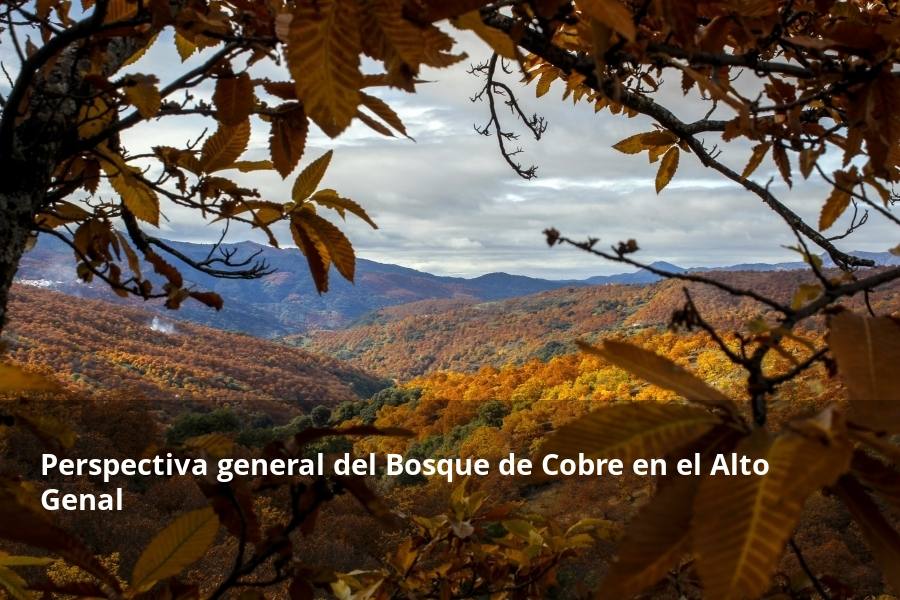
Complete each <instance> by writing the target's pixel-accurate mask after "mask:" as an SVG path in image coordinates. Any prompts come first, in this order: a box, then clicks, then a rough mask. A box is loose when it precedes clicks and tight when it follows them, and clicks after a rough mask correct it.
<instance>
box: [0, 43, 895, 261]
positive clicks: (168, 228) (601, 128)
mask: <svg viewBox="0 0 900 600" xmlns="http://www.w3.org/2000/svg"><path fill="white" fill-rule="evenodd" d="M454 35H456V36H458V37H459V38H461V39H462V47H463V49H464V50H466V51H467V52H468V53H469V55H470V58H469V60H467V61H464V62H463V63H460V64H459V65H457V66H455V67H453V68H450V69H446V70H439V71H437V70H431V71H427V72H426V73H424V74H423V77H424V78H425V79H428V80H430V81H431V83H427V84H422V85H420V86H419V90H420V91H419V92H418V93H417V94H415V95H409V94H405V93H402V92H392V91H376V92H375V93H376V94H378V95H380V96H382V97H383V98H384V99H386V100H387V101H388V102H389V104H391V106H393V107H394V109H395V110H397V112H398V113H399V114H400V116H401V117H402V118H403V120H404V122H405V123H406V126H407V128H408V130H409V133H410V135H411V136H412V137H413V138H415V140H416V141H415V142H413V141H410V140H406V139H403V138H393V139H392V138H385V137H383V136H381V135H380V134H377V133H375V132H374V131H371V130H369V129H368V128H367V127H365V126H364V125H361V124H358V125H354V126H353V127H352V128H351V130H349V131H348V132H346V133H345V134H344V135H343V136H342V137H340V138H338V139H337V140H331V139H329V138H327V137H325V136H324V135H322V134H321V133H319V132H318V131H316V132H314V133H313V134H312V135H311V137H310V140H309V143H308V146H307V148H306V152H305V154H304V156H303V160H302V165H306V164H308V162H309V161H310V160H312V159H313V158H315V157H318V156H319V155H320V154H322V153H323V152H325V151H326V150H328V149H332V148H333V149H334V151H335V152H334V158H333V160H332V163H331V168H330V169H329V171H328V174H327V175H326V177H325V180H324V181H323V186H324V187H331V188H334V189H336V190H338V192H340V193H341V194H342V195H344V196H348V197H351V198H353V199H354V200H356V201H357V202H359V203H360V204H362V205H363V206H364V207H366V209H367V210H368V211H369V213H370V215H371V216H372V217H373V218H374V220H375V221H376V222H377V223H378V224H379V226H380V228H379V229H378V230H377V231H373V230H371V229H370V228H369V227H368V226H367V225H365V224H364V223H362V222H361V221H358V220H355V219H354V218H353V217H349V219H350V220H349V221H348V222H347V223H346V224H345V225H343V227H344V230H345V231H346V232H347V234H348V235H349V237H350V238H351V240H352V242H353V244H354V246H356V248H357V253H358V255H359V256H361V257H364V258H369V259H372V260H377V261H382V262H390V263H396V264H400V265H404V266H409V267H413V268H417V269H422V270H425V271H429V272H432V273H437V274H448V275H462V276H474V275H480V274H483V273H486V272H492V271H505V272H509V273H518V274H527V275H535V276H541V277H548V278H569V277H585V276H589V275H595V274H603V273H612V272H621V271H623V270H628V269H623V268H622V267H621V266H619V265H609V264H606V263H604V262H602V261H600V260H599V259H595V258H592V257H590V256H588V255H585V254H583V253H581V252H579V251H577V250H574V249H571V248H555V249H552V250H551V249H548V247H547V245H546V243H545V242H544V238H543V236H542V234H541V232H542V230H543V229H545V228H546V227H550V226H553V227H556V228H557V229H559V230H560V231H562V232H563V233H564V234H567V235H570V236H572V237H576V238H580V237H586V236H596V237H599V238H600V239H601V244H606V245H610V244H614V243H616V242H617V241H619V240H624V239H628V238H632V237H633V238H636V239H637V240H638V242H639V243H640V246H641V248H642V252H641V254H640V255H639V258H641V259H643V260H646V261H648V262H649V261H653V260H667V261H670V262H673V263H676V264H679V265H683V266H711V265H726V264H734V263H740V262H755V261H779V260H796V259H797V256H796V255H795V254H793V253H791V252H790V251H788V250H785V249H784V248H782V247H781V245H782V244H793V243H795V242H794V238H793V236H792V234H791V233H790V231H789V230H788V229H787V228H786V227H785V226H784V225H783V224H782V222H781V221H780V220H779V219H778V218H777V216H776V215H774V213H772V212H771V211H770V210H768V209H767V208H766V207H765V206H764V205H763V204H762V203H761V201H760V200H759V199H758V198H757V197H755V196H752V195H750V194H749V193H747V192H746V191H744V190H743V189H742V188H739V187H738V186H736V185H734V184H730V183H728V182H725V181H724V180H723V179H722V178H721V177H720V176H718V175H717V174H715V173H712V172H709V171H707V170H705V169H703V168H702V167H701V166H700V165H699V163H698V161H697V160H696V159H695V158H694V156H693V155H688V154H682V157H681V165H680V168H679V170H678V173H677V174H676V175H675V178H674V180H673V181H672V183H671V184H670V185H669V187H668V188H667V189H665V190H664V191H663V193H662V194H661V195H659V196H657V194H656V192H655V190H654V183H653V180H654V175H655V169H656V167H657V165H648V162H647V157H646V154H641V155H637V156H627V155H624V154H620V153H618V152H616V151H615V150H613V149H612V148H611V146H612V144H614V143H615V142H617V141H618V140H620V139H622V138H624V137H626V136H628V135H631V134H633V133H637V132H640V131H647V130H650V129H651V128H652V124H651V122H650V121H648V120H647V119H643V118H635V119H626V118H623V117H621V116H614V115H611V114H609V113H608V112H605V111H604V112H601V113H599V114H595V113H594V111H593V107H592V106H589V105H586V104H580V105H577V106H573V104H572V102H571V100H569V101H565V102H564V101H562V100H561V95H562V91H563V90H562V86H560V85H559V84H556V85H555V86H554V88H553V89H552V90H551V92H550V93H548V94H547V95H546V96H544V97H543V98H541V99H536V98H535V96H534V88H533V86H531V87H528V88H520V89H519V95H520V97H521V100H522V104H523V105H524V107H525V109H526V110H527V111H529V112H533V111H537V112H538V113H540V114H542V115H543V116H545V117H546V118H547V120H548V121H549V127H548V130H547V132H546V134H545V136H544V138H543V139H542V140H541V141H540V142H537V143H533V142H531V143H529V142H528V141H527V140H526V139H525V135H523V138H522V140H523V142H524V143H523V144H522V145H523V147H524V148H525V152H524V154H523V155H522V156H520V158H521V160H522V162H524V163H526V164H532V163H533V164H536V165H538V167H539V169H538V178H537V179H534V180H531V181H524V180H522V179H520V178H518V177H517V176H516V175H515V173H513V171H512V170H511V169H510V168H509V167H508V166H507V165H506V163H505V162H504V161H503V159H502V157H501V156H500V154H499V152H498V150H497V141H496V139H495V138H494V137H483V136H480V135H478V134H476V133H475V131H474V130H473V125H474V124H476V123H478V124H481V123H483V122H484V121H485V120H486V118H487V107H486V105H484V104H482V103H474V104H473V103H472V102H470V101H469V97H470V96H471V95H472V94H473V93H475V92H476V91H477V90H478V88H479V87H480V82H479V80H478V79H476V78H475V77H473V76H471V75H468V74H467V73H466V70H467V68H468V66H469V65H470V64H471V62H472V61H480V60H484V59H485V58H486V57H487V54H486V53H485V51H484V50H483V48H482V47H481V45H480V44H479V43H478V42H476V41H473V40H472V39H470V38H467V37H464V36H462V35H460V34H459V33H458V32H455V33H454ZM4 42H5V40H4ZM3 46H5V48H4V50H5V51H4V52H3V55H4V60H5V61H7V62H8V61H9V58H10V57H9V54H8V44H6V43H4V44H3ZM195 60H196V59H195ZM173 67H176V68H178V69H179V70H180V68H181V65H180V64H179V59H178V57H177V55H176V54H175V52H174V48H173V44H172V40H171V37H170V36H161V37H160V39H159V40H157V42H156V45H155V46H154V48H153V49H152V50H151V52H149V53H148V54H147V56H146V57H145V58H144V59H142V60H141V61H140V62H139V63H137V64H136V65H134V66H132V67H131V68H130V69H129V70H130V71H132V72H145V73H146V72H157V73H160V74H161V79H163V82H164V83H165V81H167V80H168V79H170V78H172V77H174V76H175V75H176V73H177V71H176V70H175V69H173ZM267 68H268V67H267ZM270 74H271V76H272V77H273V78H279V79H281V78H283V75H280V74H279V72H278V71H277V70H275V69H274V68H273V69H272V70H271V73H270ZM200 93H201V95H202V94H203V93H208V91H205V90H201V91H200ZM666 97H667V98H669V99H671V100H672V101H673V105H674V108H675V109H676V112H679V114H681V115H687V116H696V114H697V111H698V110H703V108H702V107H700V106H699V103H697V102H696V101H695V100H694V99H688V100H685V99H682V98H681V96H680V92H679V93H678V94H675V93H667V95H666ZM203 126H204V123H202V122H201V121H198V120H196V119H194V118H178V119H164V120H162V121H159V122H152V123H148V124H144V125H142V126H139V127H138V128H136V129H135V130H133V131H132V132H130V133H129V135H128V136H127V137H126V145H127V146H128V147H129V148H130V149H132V150H140V149H141V148H142V147H149V146H153V145H158V144H166V145H179V144H183V143H184V142H185V141H186V140H187V139H189V138H192V137H195V136H196V134H197V133H198V132H199V131H200V130H201V129H202V127H203ZM524 133H525V132H524V131H523V134H524ZM267 138H268V130H267V126H266V125H265V124H264V123H262V122H255V123H254V130H253V136H252V138H251V145H250V149H249V151H248V152H247V154H246V155H245V158H248V159H263V158H268V149H267ZM748 157H749V146H748V145H737V144H734V145H733V149H732V147H731V146H729V148H728V151H727V152H726V153H725V154H724V155H723V157H722V158H723V160H724V161H725V162H726V163H728V164H730V165H731V166H733V167H735V168H736V169H737V170H738V171H740V170H741V169H742V167H743V165H744V163H746V161H747V159H748ZM773 174H774V166H773V165H772V163H771V161H769V160H767V161H766V162H764V163H763V166H762V167H760V169H759V170H758V171H757V173H756V174H755V175H754V177H755V178H757V179H758V180H760V181H762V182H765V181H766V180H768V179H769V177H770V176H771V175H773ZM240 177H241V181H242V182H243V183H245V184H248V185H250V186H252V187H255V188H257V189H259V190H260V191H261V192H262V195H263V197H264V198H265V199H267V200H273V201H279V202H283V201H287V200H289V199H290V187H291V184H292V180H293V177H291V178H289V179H288V180H286V181H282V180H281V178H280V177H279V176H277V175H270V174H262V175H260V174H259V173H254V174H247V175H242V176H240ZM796 179H800V177H799V174H798V175H797V176H796ZM772 190H773V191H774V192H775V193H776V194H779V195H783V197H784V198H786V199H787V200H788V201H789V204H790V205H791V206H792V207H793V208H794V209H795V210H796V211H797V212H799V213H800V214H801V215H802V216H804V217H805V218H807V219H808V220H809V222H811V223H815V222H816V221H817V215H818V211H819V208H820V207H821V205H822V203H823V201H824V198H825V195H826V193H827V192H826V190H825V189H824V188H823V187H821V186H818V185H810V184H805V185H800V186H796V188H795V190H794V191H793V192H791V193H790V194H788V192H787V190H786V187H785V186H784V185H783V184H782V183H781V182H780V178H777V179H776V180H775V182H774V183H773V185H772ZM163 210H164V213H165V215H166V217H167V218H168V221H167V222H165V223H164V224H163V225H162V231H161V232H160V233H161V235H163V236H166V237H170V238H173V239H180V240H185V241H211V240H214V239H216V238H217V237H218V233H219V230H218V229H217V228H216V227H215V226H208V225H203V224H201V223H199V222H198V219H197V218H196V217H195V216H194V215H192V214H190V213H188V212H185V211H179V210H176V209H173V208H172V207H171V206H169V207H166V206H165V205H164V207H163ZM836 229H837V227H836ZM895 237H896V235H895V233H894V231H893V230H891V228H889V227H888V226H887V225H886V224H885V223H884V222H883V220H882V219H880V218H878V217H877V216H875V215H873V217H872V218H871V219H870V223H869V224H868V225H867V226H866V228H864V230H863V231H862V232H860V233H858V234H856V236H854V237H852V238H851V239H850V240H848V241H846V242H845V246H844V247H845V248H847V249H860V250H872V251H884V250H886V249H887V248H889V247H892V246H894V245H896V243H897V241H898V240H896V239H894V238H895ZM248 238H249V239H256V240H258V241H264V240H263V238H262V237H261V236H259V235H258V234H256V232H253V231H250V230H234V231H233V235H232V238H231V239H232V240H233V241H238V240H239V239H248ZM283 239H284V240H286V241H287V240H289V236H287V235H285V236H284V237H283Z"/></svg>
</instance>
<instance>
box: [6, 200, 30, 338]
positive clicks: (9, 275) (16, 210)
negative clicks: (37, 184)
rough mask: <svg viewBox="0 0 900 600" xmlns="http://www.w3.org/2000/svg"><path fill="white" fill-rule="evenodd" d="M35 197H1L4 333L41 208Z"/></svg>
mask: <svg viewBox="0 0 900 600" xmlns="http://www.w3.org/2000/svg"><path fill="white" fill-rule="evenodd" d="M35 196H36V195H35V194H29V193H27V192H18V193H11V194H6V193H0V333H2V332H3V328H4V326H5V325H6V320H7V306H8V304H9V288H10V286H11V285H12V282H13V278H14V277H15V275H16V271H17V270H18V268H19V260H20V259H21V258H22V254H23V253H24V252H25V247H26V245H27V243H28V237H29V235H30V234H31V228H32V225H33V223H34V215H35V211H36V209H37V207H38V206H39V204H40V202H39V201H38V200H37V199H36V197H35Z"/></svg>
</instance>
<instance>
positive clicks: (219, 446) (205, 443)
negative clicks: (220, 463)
mask: <svg viewBox="0 0 900 600" xmlns="http://www.w3.org/2000/svg"><path fill="white" fill-rule="evenodd" d="M183 445H184V447H185V448H189V449H191V450H203V451H204V452H207V453H208V454H209V455H210V456H215V457H216V458H224V457H226V456H229V455H230V454H231V452H232V450H234V440H233V439H231V438H230V437H228V436H227V435H225V434H224V433H206V434H203V435H198V436H194V437H192V438H188V439H186V440H185V441H184V444H183Z"/></svg>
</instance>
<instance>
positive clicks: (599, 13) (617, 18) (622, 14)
mask: <svg viewBox="0 0 900 600" xmlns="http://www.w3.org/2000/svg"><path fill="white" fill-rule="evenodd" d="M577 4H578V8H580V9H581V10H582V11H583V12H584V13H585V14H587V15H588V16H590V17H591V18H593V19H596V20H598V21H600V22H601V23H603V24H604V25H607V26H608V27H610V28H612V29H613V30H614V31H615V32H616V33H618V34H620V35H621V36H622V37H624V38H625V39H627V40H628V41H631V42H633V41H634V38H635V36H636V35H637V29H636V28H635V26H634V15H632V14H631V11H630V10H629V9H628V8H627V7H626V6H625V5H624V4H622V3H621V2H619V0H579V1H578V2H577Z"/></svg>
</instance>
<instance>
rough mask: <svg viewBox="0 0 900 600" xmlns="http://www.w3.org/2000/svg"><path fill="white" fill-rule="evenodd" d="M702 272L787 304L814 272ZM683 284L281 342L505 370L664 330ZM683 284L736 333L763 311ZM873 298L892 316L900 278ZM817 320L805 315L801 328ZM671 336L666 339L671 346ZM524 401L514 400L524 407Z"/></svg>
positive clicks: (412, 367)
mask: <svg viewBox="0 0 900 600" xmlns="http://www.w3.org/2000/svg"><path fill="white" fill-rule="evenodd" d="M708 277H710V278H713V279H716V280H718V281H721V282H723V283H727V284H729V285H732V286H735V287H739V288H744V289H754V290H758V291H760V292H762V293H764V294H766V295H767V296H769V297H772V298H775V299H776V300H779V301H782V302H790V300H791V298H792V296H793V294H794V293H795V291H796V290H797V288H798V287H799V286H800V285H801V284H804V283H811V282H813V281H815V279H814V277H813V275H812V273H810V272H809V271H801V270H790V271H775V270H770V271H768V272H758V270H757V271H743V272H725V271H723V272H716V273H710V274H709V275H708ZM684 287H685V282H683V281H677V280H674V279H670V280H666V281H660V282H657V283H653V284H649V285H626V284H611V285H595V286H580V287H569V288H564V289H559V290H553V291H549V292H542V293H540V294H534V295H531V296H524V297H521V298H512V299H509V300H503V301H501V302H487V303H480V304H478V303H472V302H470V303H453V302H451V301H437V300H435V301H429V302H418V303H415V304H408V305H404V306H396V307H390V308H385V309H382V310H379V311H377V312H376V313H373V314H372V315H370V316H368V317H367V318H366V319H364V320H361V321H360V322H358V323H356V324H354V325H353V326H352V327H348V328H346V329H342V330H339V331H314V332H311V333H309V334H305V335H302V334H301V335H296V336H290V337H288V338H285V342H287V343H290V344H294V345H297V346H300V347H303V348H304V349H306V350H311V351H313V352H315V353H317V354H326V355H330V356H333V357H335V358H338V359H341V360H345V361H347V362H349V363H350V364H352V365H354V366H356V367H358V368H360V369H363V370H365V371H367V372H369V373H375V374H376V375H379V376H381V377H389V378H396V379H400V380H408V379H411V378H414V377H419V376H421V375H425V374H427V373H432V372H435V371H444V370H452V371H464V372H474V371H477V370H479V369H481V368H483V367H485V366H486V365H491V366H493V367H496V368H505V365H511V364H521V363H523V362H526V361H529V360H535V359H537V360H542V361H547V360H549V359H550V358H552V357H553V356H556V355H560V354H570V353H573V352H576V347H575V344H574V340H576V339H586V340H589V341H590V340H595V339H601V338H603V337H605V336H608V335H617V334H620V333H622V332H626V331H627V332H635V333H637V332H640V331H643V330H646V329H652V330H657V329H664V328H665V327H666V326H667V325H668V323H669V322H670V320H671V317H672V313H673V312H674V311H676V310H678V309H680V308H682V307H683V306H684V301H685V297H684ZM687 287H688V289H689V291H690V293H691V297H692V298H693V299H694V301H695V303H696V305H697V306H698V308H699V310H700V311H701V313H702V314H703V316H704V318H705V319H706V320H707V322H709V323H712V324H713V325H714V326H716V327H720V328H723V329H725V330H743V329H744V328H745V327H746V324H747V323H748V322H750V321H752V320H753V319H756V318H757V317H759V316H760V314H761V312H762V309H761V307H760V305H759V304H757V303H756V302H753V301H751V300H749V299H747V298H737V297H734V296H731V295H729V294H727V293H726V292H723V291H721V290H718V289H716V288H713V287H711V286H706V285H702V284H695V283H688V284H687ZM871 301H872V303H873V304H872V308H873V309H874V310H875V312H876V313H877V314H896V311H897V310H898V309H900V282H893V283H891V284H889V285H887V286H885V287H884V288H882V289H880V290H879V292H878V293H877V294H873V296H872V298H871ZM863 302H864V300H863V298H861V297H859V296H856V297H853V298H850V299H846V300H844V301H843V302H842V303H841V304H842V305H844V306H846V307H848V308H851V309H853V310H864V309H865V307H864V304H863ZM821 324H822V323H821V320H814V321H807V322H805V323H804V324H803V326H802V328H801V329H803V328H812V329H816V328H818V327H820V326H821ZM814 335H815V334H814ZM676 340H677V338H674V337H673V338H671V341H670V343H672V344H677V343H679V342H678V341H676ZM451 380H453V379H452V378H448V381H451ZM529 398H530V396H527V395H525V396H522V397H521V398H514V399H513V401H514V402H515V403H519V402H521V405H523V406H527V405H528V401H529V400H528V399H529Z"/></svg>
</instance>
